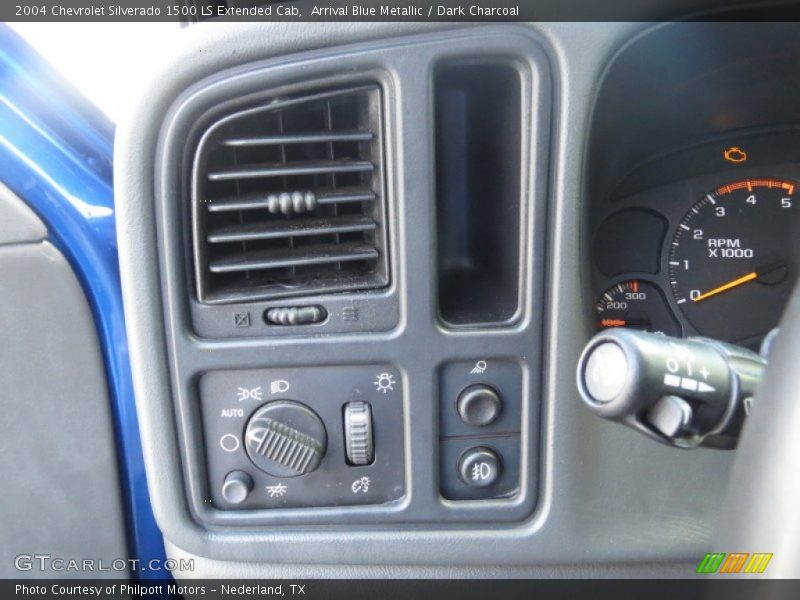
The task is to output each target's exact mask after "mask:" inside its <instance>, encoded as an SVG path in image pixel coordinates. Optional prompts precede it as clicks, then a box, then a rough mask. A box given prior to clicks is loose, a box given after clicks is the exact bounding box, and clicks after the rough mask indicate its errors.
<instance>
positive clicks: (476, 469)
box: [458, 446, 503, 488]
mask: <svg viewBox="0 0 800 600" xmlns="http://www.w3.org/2000/svg"><path fill="white" fill-rule="evenodd" d="M502 472H503V463H502V462H501V461H500V457H499V456H498V455H497V453H496V452H495V451H494V450H492V449H491V448H486V447H484V446H478V447H476V448H470V449H469V450H467V451H466V452H464V454H462V455H461V458H460V459H459V461H458V474H459V475H460V476H461V480H462V481H463V482H464V483H466V484H467V485H468V486H470V487H474V488H485V487H489V486H490V485H492V484H493V483H495V482H496V481H497V480H498V479H499V478H500V474H501V473H502Z"/></svg>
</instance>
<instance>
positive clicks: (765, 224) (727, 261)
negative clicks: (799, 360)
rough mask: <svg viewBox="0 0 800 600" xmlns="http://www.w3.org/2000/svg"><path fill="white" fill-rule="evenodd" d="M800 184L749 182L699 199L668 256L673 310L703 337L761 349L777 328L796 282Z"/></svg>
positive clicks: (788, 182) (682, 221)
mask: <svg viewBox="0 0 800 600" xmlns="http://www.w3.org/2000/svg"><path fill="white" fill-rule="evenodd" d="M798 189H800V184H798V183H797V182H794V181H790V180H785V179H772V178H765V179H743V180H740V181H734V182H732V183H729V184H726V185H723V186H721V187H719V188H717V189H716V190H714V191H713V192H711V193H709V194H707V195H706V196H705V197H703V198H702V199H700V200H699V201H698V202H697V203H696V204H695V205H694V206H692V208H690V209H689V212H688V213H686V215H685V216H684V218H683V219H682V220H681V222H680V224H679V225H678V228H677V231H676V233H675V235H674V237H673V239H672V241H671V245H670V251H669V270H668V271H669V284H670V287H671V289H672V294H673V297H674V300H675V303H676V304H677V305H678V307H679V308H680V310H681V311H682V312H683V314H684V316H685V317H686V319H687V320H688V321H689V322H690V323H691V324H692V325H693V326H694V328H695V329H697V331H698V332H700V333H701V334H702V335H705V336H708V337H712V338H716V339H720V340H724V341H730V342H739V343H744V344H747V343H757V342H758V340H759V339H760V338H761V337H763V336H764V335H765V334H766V333H767V332H769V330H770V329H772V328H773V327H775V326H776V325H777V323H778V319H779V318H780V316H781V313H782V312H783V308H784V306H785V304H786V301H787V299H788V296H789V293H790V292H791V290H792V287H793V284H794V282H795V279H796V264H797V259H798V256H800V207H798V206H797V203H798V202H800V198H796V197H795V192H796V191H797V190H798Z"/></svg>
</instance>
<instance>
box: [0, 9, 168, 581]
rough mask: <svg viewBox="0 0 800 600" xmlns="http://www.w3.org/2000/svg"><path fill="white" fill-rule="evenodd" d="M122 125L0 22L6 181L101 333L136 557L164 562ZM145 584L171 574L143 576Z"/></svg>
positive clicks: (0, 136)
mask: <svg viewBox="0 0 800 600" xmlns="http://www.w3.org/2000/svg"><path fill="white" fill-rule="evenodd" d="M113 140H114V127H113V125H112V123H110V122H109V121H108V120H107V119H106V118H105V117H104V116H103V114H102V113H101V112H100V111H99V110H98V109H97V108H96V107H94V106H93V105H91V104H90V103H89V102H88V101H86V100H85V99H84V98H83V97H81V96H80V95H78V94H77V93H76V92H75V91H74V89H72V88H71V87H70V86H69V85H68V84H67V83H66V82H64V81H63V80H62V79H61V78H60V76H58V75H57V74H56V73H55V72H54V71H53V69H52V68H51V67H50V66H49V65H48V64H47V63H46V62H45V61H44V60H43V59H42V58H41V57H40V56H39V55H38V54H36V53H35V52H34V51H33V50H32V49H31V48H30V47H29V46H28V45H27V44H26V43H25V42H24V40H22V39H21V38H20V37H19V36H18V35H17V34H15V33H14V32H13V31H12V30H11V29H10V28H9V27H7V26H6V25H3V24H0V178H2V180H3V182H4V183H5V184H6V185H7V186H8V187H9V188H11V189H12V190H14V192H16V194H17V195H19V197H20V198H22V199H23V200H24V201H25V202H27V203H28V205H29V206H30V207H31V208H32V209H33V210H34V211H36V213H37V214H38V215H39V217H40V218H41V219H42V221H44V223H45V224H46V225H47V229H48V238H49V240H50V241H51V242H52V243H53V244H54V245H55V246H57V247H58V248H59V249H60V250H61V252H62V253H63V254H64V255H65V256H66V257H67V259H68V260H69V261H70V263H71V264H72V267H73V269H74V270H75V272H76V274H77V276H78V278H79V280H80V281H81V284H82V285H83V289H84V292H85V294H86V297H87V299H88V300H89V304H90V306H91V308H92V311H93V314H94V318H95V322H96V325H97V331H98V336H99V339H100V343H101V347H102V351H103V356H104V360H105V367H106V372H107V377H108V385H109V391H110V397H111V401H112V408H113V414H114V419H115V427H116V439H117V446H118V455H119V464H120V474H121V478H122V481H121V484H122V492H123V501H124V503H125V510H126V515H127V520H128V522H127V530H128V540H129V546H130V552H131V558H135V559H138V560H139V561H142V562H143V563H146V562H148V561H151V560H153V559H162V560H163V558H164V544H163V538H162V535H161V532H160V531H159V529H158V527H157V525H156V522H155V519H154V517H153V513H152V508H151V505H150V498H149V494H148V490H147V481H146V479H145V472H144V463H143V458H142V448H141V442H140V438H139V427H138V423H137V420H136V407H135V404H134V392H133V385H132V380H131V370H130V362H129V358H128V345H127V338H126V334H125V321H124V316H123V307H122V292H121V288H120V277H119V266H118V261H117V240H116V230H115V211H114V193H113V185H112V157H113ZM136 575H137V576H139V577H142V578H152V577H165V576H169V574H168V572H161V573H159V572H155V571H149V570H140V571H139V572H138V573H136Z"/></svg>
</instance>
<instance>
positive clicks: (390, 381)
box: [375, 373, 394, 394]
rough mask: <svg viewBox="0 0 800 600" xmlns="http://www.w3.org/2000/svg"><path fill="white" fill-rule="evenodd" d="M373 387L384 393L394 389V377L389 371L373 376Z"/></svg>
mask: <svg viewBox="0 0 800 600" xmlns="http://www.w3.org/2000/svg"><path fill="white" fill-rule="evenodd" d="M375 389H376V390H378V391H379V392H383V393H384V394H385V393H387V392H391V391H392V390H393V389H394V377H392V375H391V374H389V373H381V374H380V375H378V376H377V377H376V378H375Z"/></svg>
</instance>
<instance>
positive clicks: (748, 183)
mask: <svg viewBox="0 0 800 600" xmlns="http://www.w3.org/2000/svg"><path fill="white" fill-rule="evenodd" d="M754 187H765V188H767V189H772V188H773V187H776V188H781V189H784V190H786V191H787V192H789V194H790V195H791V194H794V184H792V183H789V182H788V181H781V180H780V179H745V180H743V181H736V182H734V183H729V184H727V185H723V186H720V187H718V188H717V189H716V193H717V195H718V196H724V195H725V194H730V193H731V192H735V191H736V190H741V189H743V188H747V190H748V191H750V192H752V191H753V188H754Z"/></svg>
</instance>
